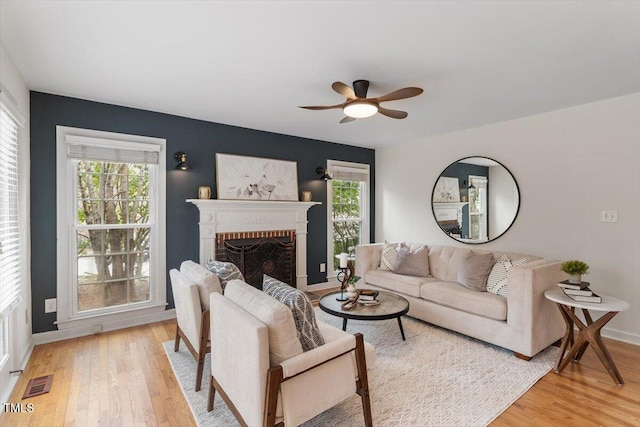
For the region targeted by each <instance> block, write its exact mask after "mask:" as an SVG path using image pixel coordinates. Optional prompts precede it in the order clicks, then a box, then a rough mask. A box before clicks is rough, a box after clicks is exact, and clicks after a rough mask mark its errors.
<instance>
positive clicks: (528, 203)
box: [376, 93, 640, 344]
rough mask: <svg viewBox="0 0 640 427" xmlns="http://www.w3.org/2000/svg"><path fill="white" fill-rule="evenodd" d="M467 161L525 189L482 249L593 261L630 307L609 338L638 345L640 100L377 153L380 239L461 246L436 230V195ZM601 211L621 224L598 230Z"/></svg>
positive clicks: (604, 289)
mask: <svg viewBox="0 0 640 427" xmlns="http://www.w3.org/2000/svg"><path fill="white" fill-rule="evenodd" d="M409 120H411V118H409ZM467 156H487V157H491V158H493V159H495V160H498V161H500V162H501V163H503V164H504V165H505V166H506V167H507V168H508V169H509V170H510V171H511V173H513V175H514V176H515V179H516V181H517V182H518V186H519V188H520V197H521V205H520V212H519V214H518V218H517V219H516V221H515V223H514V224H513V226H512V227H511V228H510V229H509V230H508V231H507V232H506V233H505V234H504V235H503V236H502V237H500V238H498V239H497V240H496V241H494V242H490V243H487V244H484V245H481V247H482V248H483V249H497V250H505V251H511V252H521V253H530V254H533V255H538V256H542V257H546V258H551V259H558V260H566V259H574V258H577V259H581V260H583V261H586V262H587V263H588V264H589V265H590V267H591V268H590V271H591V273H590V274H589V275H588V276H586V280H588V281H590V282H591V283H592V288H593V289H594V290H595V291H596V292H600V293H603V294H607V295H611V296H615V297H617V298H621V299H624V300H626V301H628V302H629V303H630V304H631V308H630V309H629V310H627V311H625V312H622V313H620V314H619V315H617V316H616V317H615V318H614V319H613V320H612V321H611V322H610V323H609V324H608V326H607V328H606V329H605V330H604V331H603V335H607V336H610V337H615V338H618V339H621V340H624V341H629V342H634V343H637V344H640V220H639V218H640V93H636V94H632V95H627V96H622V97H618V98H613V99H608V100H604V101H599V102H595V103H591V104H585V105H580V106H577V107H572V108H567V109H564V110H559V111H552V112H549V113H545V114H540V115H536V116H530V117H525V118H521V119H517V120H511V121H507V122H502V123H496V124H492V125H488V126H484V127H480V128H475V129H470V130H466V131H462V132H456V133H451V134H447V135H442V136H437V137H431V138H425V139H424V140H420V141H416V142H413V143H407V144H398V145H393V146H391V147H388V148H384V149H380V150H377V152H376V238H377V240H378V241H382V240H384V239H387V240H408V241H422V242H425V243H433V244H446V245H455V246H462V245H463V244H461V243H457V242H455V241H453V240H452V239H450V238H449V237H447V236H445V235H444V233H443V232H442V231H441V230H440V229H439V228H438V226H437V225H436V222H435V220H434V218H433V215H432V213H431V202H430V196H431V190H432V188H433V185H434V184H435V181H436V179H437V178H438V175H439V174H440V172H441V171H442V170H443V169H444V168H445V167H446V166H447V165H449V164H450V163H451V162H453V161H456V160H458V159H460V158H463V157H467ZM602 210H617V211H618V223H615V224H611V223H601V222H600V211H602Z"/></svg>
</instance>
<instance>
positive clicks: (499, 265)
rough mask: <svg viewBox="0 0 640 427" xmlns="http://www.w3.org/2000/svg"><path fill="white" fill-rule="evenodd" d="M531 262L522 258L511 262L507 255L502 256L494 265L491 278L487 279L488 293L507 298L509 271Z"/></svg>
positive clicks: (490, 274)
mask: <svg viewBox="0 0 640 427" xmlns="http://www.w3.org/2000/svg"><path fill="white" fill-rule="evenodd" d="M527 262H529V258H520V259H517V260H515V261H511V260H510V259H509V258H508V257H507V256H506V255H502V256H501V257H500V259H499V260H498V261H496V263H495V264H494V265H493V268H492V269H491V273H489V278H488V279H487V292H491V293H494V294H496V295H500V296H503V297H505V298H506V296H507V275H508V273H509V269H510V268H511V267H513V266H516V265H522V264H525V263H527Z"/></svg>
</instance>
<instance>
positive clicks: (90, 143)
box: [66, 135, 160, 165]
mask: <svg viewBox="0 0 640 427" xmlns="http://www.w3.org/2000/svg"><path fill="white" fill-rule="evenodd" d="M66 139H67V144H68V147H69V152H68V154H69V158H71V159H77V160H97V161H104V162H116V163H141V164H154V165H157V164H158V161H159V156H160V146H159V145H156V144H146V143H140V142H129V141H127V142H123V141H116V140H106V139H101V138H92V137H87V136H78V135H67V136H66Z"/></svg>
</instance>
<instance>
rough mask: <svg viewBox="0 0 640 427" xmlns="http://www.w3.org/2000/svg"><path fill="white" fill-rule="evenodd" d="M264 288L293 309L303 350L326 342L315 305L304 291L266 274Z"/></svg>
mask: <svg viewBox="0 0 640 427" xmlns="http://www.w3.org/2000/svg"><path fill="white" fill-rule="evenodd" d="M262 290H263V291H264V293H266V294H267V295H271V296H272V297H273V298H275V299H277V300H278V301H280V302H281V303H283V304H284V305H286V306H287V307H289V308H290V309H291V313H292V314H293V320H294V322H295V324H296V329H297V330H298V339H299V340H300V344H301V345H302V350H304V351H309V350H313V349H314V348H316V347H320V346H321V345H323V344H324V337H323V336H322V334H321V333H320V328H318V324H317V323H316V315H315V313H314V312H313V305H311V301H310V300H309V297H307V295H305V293H304V292H302V291H300V290H298V289H296V288H293V287H291V286H289V285H287V284H286V283H284V282H281V281H279V280H277V279H274V278H273V277H269V276H267V275H266V274H265V275H264V277H263V281H262Z"/></svg>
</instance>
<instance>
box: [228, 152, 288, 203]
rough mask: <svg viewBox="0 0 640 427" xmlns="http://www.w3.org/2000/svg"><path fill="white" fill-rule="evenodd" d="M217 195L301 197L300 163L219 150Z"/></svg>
mask: <svg viewBox="0 0 640 427" xmlns="http://www.w3.org/2000/svg"><path fill="white" fill-rule="evenodd" d="M216 184H217V190H218V199H223V200H235V199H244V200H294V201H297V200H298V164H297V163H296V162H292V161H288V160H276V159H265V158H261V157H249V156H238V155H235V154H220V153H217V154H216Z"/></svg>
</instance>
